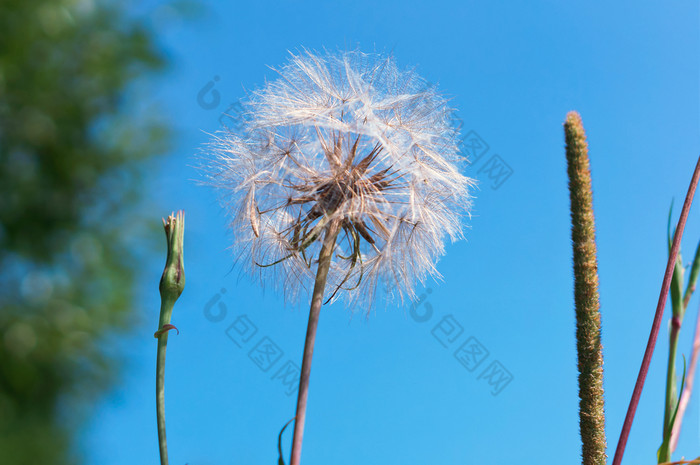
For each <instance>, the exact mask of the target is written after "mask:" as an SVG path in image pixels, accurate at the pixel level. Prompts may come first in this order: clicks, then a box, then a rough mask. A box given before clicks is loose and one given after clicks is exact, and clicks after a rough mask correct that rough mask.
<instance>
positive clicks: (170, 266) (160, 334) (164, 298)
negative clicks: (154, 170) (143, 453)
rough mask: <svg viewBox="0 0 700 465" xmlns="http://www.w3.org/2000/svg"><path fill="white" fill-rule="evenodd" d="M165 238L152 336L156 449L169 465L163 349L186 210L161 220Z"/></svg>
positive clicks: (178, 285) (181, 284)
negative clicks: (155, 328)
mask: <svg viewBox="0 0 700 465" xmlns="http://www.w3.org/2000/svg"><path fill="white" fill-rule="evenodd" d="M163 227H164V228H165V237H166V240H167V241H168V256H167V259H166V261H165V269H164V270H163V275H162V276H161V278H160V286H159V288H160V317H159V322H158V331H156V332H155V334H154V335H153V337H155V338H157V339H158V349H157V354H156V418H157V426H158V448H159V452H160V463H161V465H168V441H167V439H166V436H165V351H166V349H167V347H168V331H169V330H171V329H176V328H175V326H173V325H171V324H170V317H171V316H172V313H173V307H174V305H175V301H177V299H178V298H179V297H180V294H182V291H183V289H184V288H185V267H184V262H183V240H184V234H185V213H184V212H182V211H179V212H177V216H173V215H170V216H168V220H167V221H166V220H163Z"/></svg>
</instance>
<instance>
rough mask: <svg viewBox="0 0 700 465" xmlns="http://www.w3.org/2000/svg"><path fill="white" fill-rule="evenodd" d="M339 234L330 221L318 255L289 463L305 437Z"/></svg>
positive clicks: (297, 458)
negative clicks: (317, 345) (313, 365)
mask: <svg viewBox="0 0 700 465" xmlns="http://www.w3.org/2000/svg"><path fill="white" fill-rule="evenodd" d="M337 237H338V225H337V224H336V223H335V222H331V223H330V224H329V225H328V227H327V228H326V236H325V238H324V240H323V246H322V247H321V252H320V253H319V256H318V270H317V271H316V282H315V283H314V290H313V294H312V296H311V309H310V310H309V323H308V326H307V328H306V341H305V342H304V355H303V358H302V362H301V377H300V378H299V397H298V399H297V414H296V421H295V422H294V439H293V440H292V458H291V462H290V465H299V463H300V462H301V444H302V442H303V440H304V422H305V420H306V401H307V399H308V397H309V377H310V375H311V359H312V358H313V355H314V343H315V342H316V329H317V328H318V318H319V315H320V313H321V305H322V304H323V293H324V290H325V288H326V278H327V277H328V269H329V268H330V265H331V257H332V256H333V249H334V247H335V241H336V238H337Z"/></svg>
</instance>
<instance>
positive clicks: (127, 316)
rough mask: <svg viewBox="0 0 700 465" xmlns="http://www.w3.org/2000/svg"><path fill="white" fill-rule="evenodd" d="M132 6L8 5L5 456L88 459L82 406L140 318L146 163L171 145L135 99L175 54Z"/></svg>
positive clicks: (1, 305) (1, 364) (2, 65)
mask: <svg viewBox="0 0 700 465" xmlns="http://www.w3.org/2000/svg"><path fill="white" fill-rule="evenodd" d="M122 8H123V7H121V6H120V4H118V3H116V2H112V3H109V2H101V1H99V0H97V1H92V2H91V1H87V0H85V1H77V0H76V1H72V0H3V2H1V3H0V31H2V33H0V457H2V462H3V463H4V464H7V465H20V464H36V463H41V464H47V465H48V464H64V463H66V464H67V463H79V461H80V460H79V458H77V457H75V456H74V454H72V453H71V452H70V439H71V434H72V428H73V427H75V426H76V420H75V419H76V418H79V417H80V415H78V414H77V413H78V411H79V410H80V406H81V405H84V404H85V402H87V401H89V400H91V399H94V395H95V394H97V393H99V392H100V389H102V388H104V387H105V386H106V385H107V384H106V383H108V382H109V380H110V377H111V375H112V374H113V369H112V367H113V366H114V363H113V362H114V361H115V360H114V358H115V357H114V355H113V354H109V353H107V351H106V349H105V348H104V347H105V344H104V343H103V341H104V336H105V335H106V334H107V332H108V331H109V332H110V333H112V332H113V331H114V330H119V329H121V330H123V329H125V328H127V327H128V325H129V323H130V321H131V315H132V313H131V312H130V309H131V301H132V288H133V276H134V269H135V267H136V260H135V259H134V258H133V241H134V236H135V235H136V234H137V230H138V224H139V221H138V216H139V213H138V211H139V208H138V205H139V201H138V199H139V190H140V186H141V182H140V181H141V179H140V178H141V176H140V172H141V171H143V170H142V167H143V164H142V163H143V162H144V161H145V160H147V159H148V158H149V157H151V156H153V155H155V154H158V153H161V152H162V151H163V150H164V149H165V145H164V141H165V140H166V136H167V131H166V129H165V126H163V125H162V124H160V123H158V122H157V121H156V120H155V119H154V118H152V117H150V116H149V115H148V114H144V112H143V111H137V110H136V109H135V106H134V105H133V103H134V102H133V101H132V100H133V99H130V98H129V96H130V95H131V91H132V90H133V88H132V86H133V83H134V80H135V79H137V78H139V77H142V76H144V75H146V74H147V73H151V72H154V71H157V70H160V69H162V68H163V65H164V61H163V58H162V54H161V53H160V52H159V51H158V50H157V48H156V47H155V46H154V41H153V38H152V36H151V33H150V32H149V30H148V28H147V27H146V26H145V25H143V24H142V23H141V22H139V21H137V20H135V19H133V18H132V17H130V16H128V15H127V14H126V13H124V12H123V11H122ZM129 241H132V244H130V243H129ZM38 445H41V446H40V447H38Z"/></svg>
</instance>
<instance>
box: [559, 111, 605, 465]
mask: <svg viewBox="0 0 700 465" xmlns="http://www.w3.org/2000/svg"><path fill="white" fill-rule="evenodd" d="M564 134H565V138H566V160H567V165H568V175H569V193H570V199H571V237H572V242H573V249H574V281H575V282H574V297H575V302H576V341H577V352H578V370H579V377H578V382H579V398H580V402H579V419H580V420H579V421H580V429H581V442H582V463H583V464H584V465H605V463H606V459H607V455H606V454H605V448H606V440H605V411H604V407H605V405H604V400H603V347H602V344H601V336H600V302H599V300H598V261H597V258H596V245H595V218H594V215H593V193H592V189H591V172H590V164H589V160H588V143H587V142H586V133H585V132H584V130H583V123H582V122H581V117H580V116H579V114H578V113H576V112H573V111H572V112H570V113H569V114H567V115H566V121H565V123H564Z"/></svg>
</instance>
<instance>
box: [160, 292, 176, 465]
mask: <svg viewBox="0 0 700 465" xmlns="http://www.w3.org/2000/svg"><path fill="white" fill-rule="evenodd" d="M170 312H172V308H171V310H170ZM167 313H169V312H167V311H163V308H162V304H161V312H160V327H161V328H162V327H163V326H164V325H165V324H168V323H169V322H170V315H168V318H167V319H168V321H165V322H164V321H163V320H164V316H165V315H166V314H167ZM167 347H168V333H167V332H163V333H161V334H160V335H159V336H158V353H157V358H156V415H157V418H158V448H159V451H160V464H161V465H168V441H167V439H166V438H165V351H166V348H167Z"/></svg>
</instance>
